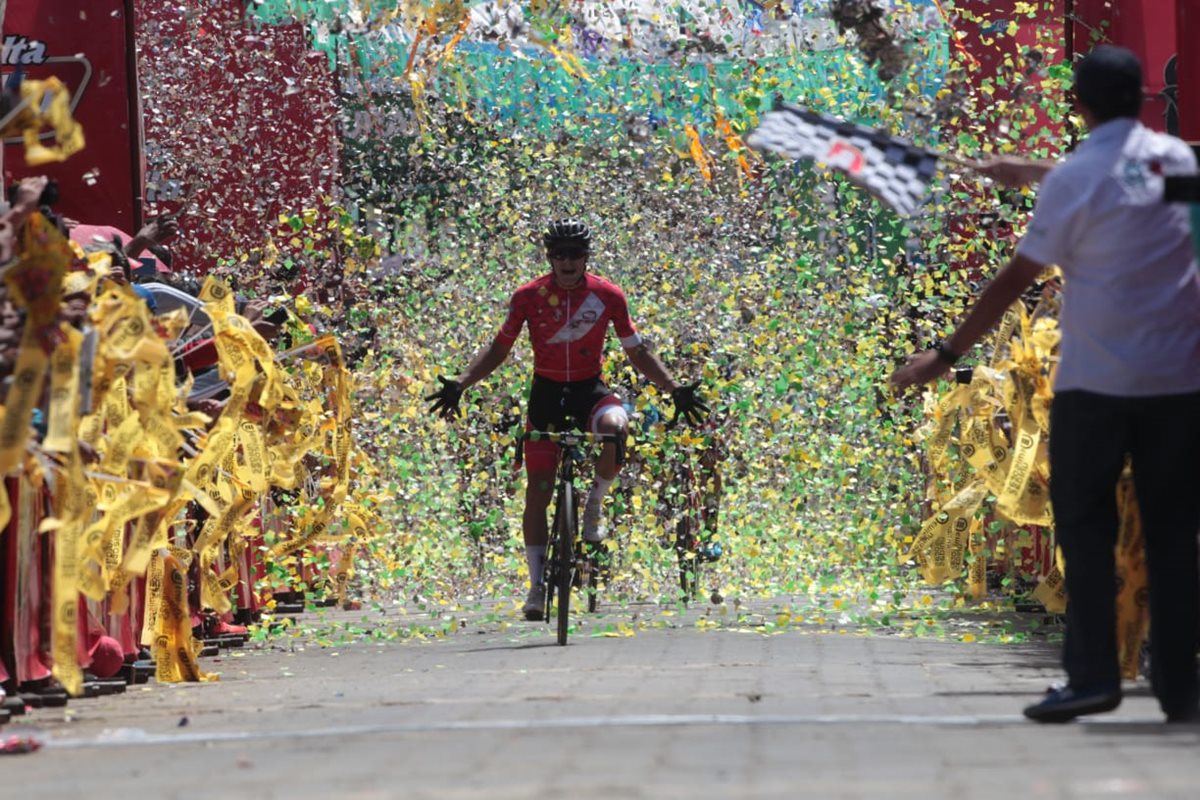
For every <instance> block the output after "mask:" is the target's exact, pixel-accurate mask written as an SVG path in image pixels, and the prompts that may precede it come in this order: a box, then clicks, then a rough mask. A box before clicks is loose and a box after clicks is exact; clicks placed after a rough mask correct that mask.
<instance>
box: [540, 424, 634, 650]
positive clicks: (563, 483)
mask: <svg viewBox="0 0 1200 800" xmlns="http://www.w3.org/2000/svg"><path fill="white" fill-rule="evenodd" d="M622 439H623V437H621V436H619V435H617V434H610V433H574V432H565V433H557V432H548V431H529V432H528V433H526V434H525V435H523V436H522V437H521V438H520V439H519V440H518V451H517V462H518V464H520V462H521V460H522V459H523V455H524V449H523V444H524V442H525V441H552V442H555V443H556V444H558V445H559V448H560V449H559V462H558V475H557V479H556V483H557V486H556V489H555V495H554V496H555V501H554V521H553V523H552V525H551V530H550V538H549V540H548V542H547V546H546V566H545V569H546V573H545V576H544V577H543V579H542V584H543V586H545V587H546V597H545V605H544V606H543V617H542V618H543V619H545V620H547V621H549V619H550V607H551V605H552V603H553V601H554V595H555V594H556V593H557V595H558V599H557V615H556V619H557V633H558V643H559V644H560V645H565V644H566V643H567V634H568V632H569V629H570V602H571V587H572V586H573V585H574V584H575V583H576V576H577V575H579V574H581V573H586V577H587V578H588V581H587V583H588V584H589V586H588V588H589V589H590V590H592V591H593V592H594V591H595V586H594V585H590V584H594V582H595V570H594V569H592V567H591V564H590V563H589V560H588V559H587V558H586V557H584V558H582V559H581V555H582V549H581V548H579V547H577V546H576V541H577V540H578V539H579V524H578V523H579V519H578V518H579V513H578V512H579V508H578V503H577V502H576V498H577V495H578V492H577V490H576V487H575V466H576V464H577V463H578V462H579V461H581V460H582V459H583V457H584V456H583V453H582V450H581V447H582V445H583V444H584V443H586V442H603V443H610V442H611V443H613V444H615V445H616V446H617V463H618V464H620V463H621V462H622V461H623V460H624V442H623V441H622ZM594 597H595V595H594V593H593V595H592V598H593V602H592V603H590V604H589V605H590V606H591V610H595V609H594Z"/></svg>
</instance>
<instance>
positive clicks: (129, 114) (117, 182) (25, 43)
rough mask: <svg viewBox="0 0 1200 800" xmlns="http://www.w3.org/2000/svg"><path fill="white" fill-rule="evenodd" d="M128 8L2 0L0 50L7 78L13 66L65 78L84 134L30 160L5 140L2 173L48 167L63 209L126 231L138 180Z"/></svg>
mask: <svg viewBox="0 0 1200 800" xmlns="http://www.w3.org/2000/svg"><path fill="white" fill-rule="evenodd" d="M131 9H132V2H131V0H88V2H87V3H81V2H79V0H9V2H8V10H7V13H6V14H5V17H4V29H3V50H2V53H0V60H2V61H3V64H2V67H3V75H4V77H5V78H6V79H7V77H8V75H9V74H11V73H12V71H13V70H14V69H16V68H17V67H20V68H21V69H22V70H23V71H24V73H25V75H26V76H27V77H29V78H45V77H49V76H51V75H53V76H55V77H57V78H58V79H59V80H61V81H62V82H63V83H64V84H66V85H67V87H68V88H69V89H70V90H71V107H72V113H73V115H74V117H75V119H76V120H77V121H78V122H79V124H80V125H82V126H83V132H84V136H85V138H86V141H87V146H86V147H85V148H84V150H83V151H82V152H80V153H77V154H76V155H74V156H72V157H71V158H69V159H67V160H66V161H64V162H61V163H56V164H44V165H41V166H38V167H32V168H31V167H29V166H27V165H26V163H25V155H24V146H23V144H22V142H21V140H20V139H9V140H6V141H5V142H4V171H5V173H6V174H5V180H6V181H10V180H13V179H16V178H20V177H23V176H25V175H29V174H39V175H47V176H49V177H50V178H52V179H54V180H57V181H58V183H59V193H60V197H61V199H60V202H59V203H58V205H57V209H58V210H59V211H61V212H62V213H63V214H65V215H66V216H68V217H71V218H73V219H77V220H79V221H80V222H85V223H90V224H97V225H114V226H116V227H118V228H121V229H122V230H126V231H132V230H137V228H138V227H139V225H140V216H141V207H140V198H141V185H142V178H141V175H142V167H141V150H140V146H141V131H140V116H141V115H140V111H139V108H138V99H137V98H138V94H137V76H136V72H135V71H134V70H133V69H132V68H131V65H132V64H133V63H134V61H133V58H132V52H131V49H132V47H133V40H132V36H131V33H132V19H131V16H130V15H131V13H132V11H131ZM51 135H52V134H51Z"/></svg>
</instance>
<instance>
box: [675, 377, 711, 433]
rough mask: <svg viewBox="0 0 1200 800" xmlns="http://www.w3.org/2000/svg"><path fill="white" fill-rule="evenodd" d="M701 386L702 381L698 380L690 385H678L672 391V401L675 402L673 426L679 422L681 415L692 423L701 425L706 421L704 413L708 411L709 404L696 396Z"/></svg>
mask: <svg viewBox="0 0 1200 800" xmlns="http://www.w3.org/2000/svg"><path fill="white" fill-rule="evenodd" d="M699 387H700V381H696V382H695V383H693V384H689V385H688V386H678V387H676V388H675V389H673V390H672V391H671V401H672V402H673V403H675V416H674V417H672V418H671V427H672V428H673V427H675V426H676V425H677V424H678V423H679V418H680V417H683V418H684V419H686V420H687V421H688V423H689V424H691V425H699V424H700V423H701V422H703V421H704V415H705V414H707V413H708V406H707V405H705V403H704V401H703V400H701V399H700V398H699V397H697V396H696V389H698V388H699Z"/></svg>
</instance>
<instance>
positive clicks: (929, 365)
mask: <svg viewBox="0 0 1200 800" xmlns="http://www.w3.org/2000/svg"><path fill="white" fill-rule="evenodd" d="M949 371H950V365H949V364H947V363H946V362H945V361H944V360H942V359H941V358H940V357H939V356H938V354H937V351H936V350H926V351H925V352H923V353H916V354H915V355H911V356H909V357H908V361H907V363H905V365H904V366H903V367H901V368H900V369H898V370H896V371H895V372H893V373H892V384H893V385H895V387H896V388H897V389H907V388H908V387H910V386H916V385H918V384H925V383H929V382H931V381H935V380H937V379H938V378H940V377H942V376H943V375H945V374H946V373H947V372H949Z"/></svg>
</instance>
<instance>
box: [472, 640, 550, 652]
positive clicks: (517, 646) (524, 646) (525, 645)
mask: <svg viewBox="0 0 1200 800" xmlns="http://www.w3.org/2000/svg"><path fill="white" fill-rule="evenodd" d="M540 647H558V642H556V641H554V640H553V639H551V640H550V641H548V642H514V643H512V644H502V645H495V646H489V647H468V648H467V649H466V650H463V651H462V652H464V653H490V652H495V651H498V650H536V649H538V648H540Z"/></svg>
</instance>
